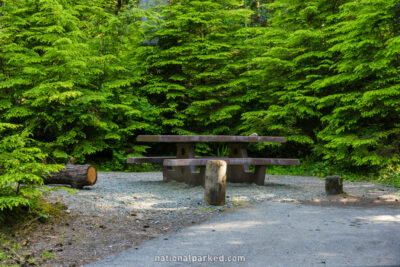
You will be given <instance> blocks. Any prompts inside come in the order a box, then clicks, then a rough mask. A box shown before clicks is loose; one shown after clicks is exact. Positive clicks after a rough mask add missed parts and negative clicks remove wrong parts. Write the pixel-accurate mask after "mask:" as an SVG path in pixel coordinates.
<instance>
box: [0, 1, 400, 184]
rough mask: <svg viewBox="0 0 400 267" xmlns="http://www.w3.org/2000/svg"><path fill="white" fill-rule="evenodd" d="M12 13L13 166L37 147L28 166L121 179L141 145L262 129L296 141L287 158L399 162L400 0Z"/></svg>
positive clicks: (7, 12)
mask: <svg viewBox="0 0 400 267" xmlns="http://www.w3.org/2000/svg"><path fill="white" fill-rule="evenodd" d="M139 2H141V3H143V2H154V3H156V2H160V3H163V4H162V5H159V6H155V7H154V8H151V7H147V8H145V9H143V8H141V5H140V4H139ZM1 3H2V4H1V5H0V121H1V123H2V124H1V125H2V126H1V134H2V135H1V136H0V140H1V144H2V145H0V153H2V154H1V155H8V156H7V157H8V158H10V157H15V158H18V157H20V156H21V155H22V154H18V153H17V152H15V153H17V154H18V155H17V154H15V155H14V154H13V156H10V155H11V154H10V153H13V151H14V150H15V151H21V149H22V150H24V149H28V148H29V149H32V150H29V151H31V152H29V154H32V155H36V156H32V157H31V158H29V160H28V159H26V161H24V162H36V163H39V162H40V161H41V159H42V158H43V156H42V155H44V154H47V156H48V157H52V158H53V159H54V160H55V161H57V162H59V163H63V162H65V161H66V160H67V159H68V158H69V157H71V156H73V157H75V158H77V160H78V161H81V162H84V161H88V160H91V161H97V163H101V164H102V163H103V161H104V160H105V158H106V159H108V160H112V163H111V165H112V168H113V169H115V170H122V169H124V168H125V166H126V165H125V164H124V162H125V159H126V157H127V156H128V155H129V154H136V155H140V154H142V153H143V152H144V151H145V147H143V146H139V145H138V144H136V143H135V142H134V139H135V136H136V135H137V134H143V133H145V134H229V135H234V134H250V133H253V132H257V133H258V134H259V135H284V136H286V137H287V140H288V143H287V144H285V147H284V149H282V148H281V149H279V151H280V152H275V150H273V149H271V151H272V152H271V153H272V154H273V153H281V154H280V156H298V157H300V158H306V157H307V158H311V159H312V160H314V161H321V162H323V163H324V164H326V165H329V166H336V167H338V168H340V169H343V170H346V169H347V170H351V171H363V172H365V171H368V172H375V173H377V172H378V171H379V169H382V168H385V167H387V166H396V165H397V164H398V160H399V152H400V151H399V145H400V129H399V127H400V117H399V115H398V114H399V111H400V110H399V109H400V81H399V79H400V78H399V77H400V75H399V74H400V73H399V71H400V65H399V64H400V61H399V57H400V39H399V38H400V37H399V36H400V35H399V32H400V2H399V0H374V1H371V0H336V1H328V0H305V1H292V0H246V1H239V0H215V1H209V0H205V1H199V0H176V1H175V0H174V1H156V0H154V1H150V0H149V1H134V0H124V1H109V0H81V1H77V0H46V1H44V0H3V1H1ZM21 132H23V133H24V134H21ZM13 140H14V141H13ZM8 142H10V143H13V144H8ZM14 145H15V146H16V147H14ZM37 149H39V150H40V152H39V150H37ZM24 151H25V150H24ZM26 151H27V150H26ZM277 151H278V150H277ZM24 153H25V152H24ZM104 155H106V156H104ZM271 156H273V155H271ZM2 164H3V165H4V164H5V163H0V168H1V167H2ZM29 164H30V163H29ZM4 166H5V165H4ZM7 166H11V165H7ZM13 166H14V165H13ZM15 166H16V165H15ZM3 168H4V167H3ZM10 168H11V167H10ZM10 168H9V170H11V169H10ZM35 168H37V171H32V172H35V173H39V172H44V170H45V169H43V171H39V169H41V168H44V166H41V165H40V166H39V165H38V166H36V167H35ZM393 169H397V168H395V167H394V168H393ZM0 172H1V171H0ZM39 176H40V175H39ZM391 177H392V176H391ZM393 177H394V176H393ZM396 177H397V176H396ZM35 179H36V178H35ZM36 181H37V183H40V181H39V180H36ZM14 182H15V181H14ZM35 183H36V182H35ZM17 184H18V182H17ZM10 192H11V191H10Z"/></svg>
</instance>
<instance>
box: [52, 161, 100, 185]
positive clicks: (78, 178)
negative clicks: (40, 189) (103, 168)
mask: <svg viewBox="0 0 400 267" xmlns="http://www.w3.org/2000/svg"><path fill="white" fill-rule="evenodd" d="M96 181H97V171H96V168H95V167H94V166H92V165H72V164H67V165H65V168H64V169H62V170H60V172H58V173H51V174H50V175H49V176H47V177H46V178H45V179H44V183H45V184H68V185H71V187H72V188H79V189H81V188H82V187H84V186H87V185H94V184H95V183H96Z"/></svg>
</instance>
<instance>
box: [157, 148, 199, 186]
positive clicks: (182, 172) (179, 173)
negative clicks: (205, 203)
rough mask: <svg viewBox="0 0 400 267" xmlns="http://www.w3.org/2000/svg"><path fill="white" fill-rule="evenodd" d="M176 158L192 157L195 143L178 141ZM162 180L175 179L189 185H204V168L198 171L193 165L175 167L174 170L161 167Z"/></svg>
mask: <svg viewBox="0 0 400 267" xmlns="http://www.w3.org/2000/svg"><path fill="white" fill-rule="evenodd" d="M176 146H177V152H176V158H177V159H190V158H194V152H195V144H194V143H182V144H181V143H178V144H176ZM163 176H164V178H163V179H164V181H168V180H175V181H178V182H185V183H187V184H190V185H204V177H205V168H204V167H203V168H201V170H200V172H197V171H196V167H195V166H182V167H175V170H173V169H168V168H167V167H166V166H164V167H163Z"/></svg>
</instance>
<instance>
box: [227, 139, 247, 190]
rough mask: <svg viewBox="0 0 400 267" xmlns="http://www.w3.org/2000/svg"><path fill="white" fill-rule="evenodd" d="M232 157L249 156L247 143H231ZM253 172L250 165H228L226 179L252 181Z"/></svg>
mask: <svg viewBox="0 0 400 267" xmlns="http://www.w3.org/2000/svg"><path fill="white" fill-rule="evenodd" d="M229 147H230V149H229V157H230V158H247V157H248V156H247V144H236V143H235V144H230V145H229ZM252 178H253V173H251V172H250V171H249V165H233V166H232V165H228V168H227V175H226V179H227V181H228V182H232V183H243V182H244V183H252V182H253V179H252Z"/></svg>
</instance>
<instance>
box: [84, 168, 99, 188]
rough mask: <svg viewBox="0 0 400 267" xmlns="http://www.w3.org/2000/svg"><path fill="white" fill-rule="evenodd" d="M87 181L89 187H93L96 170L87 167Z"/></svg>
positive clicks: (95, 179)
mask: <svg viewBox="0 0 400 267" xmlns="http://www.w3.org/2000/svg"><path fill="white" fill-rule="evenodd" d="M86 175H87V180H88V182H89V183H90V185H94V184H95V183H96V181H97V170H96V168H95V167H94V166H89V168H88V170H87V174H86Z"/></svg>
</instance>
